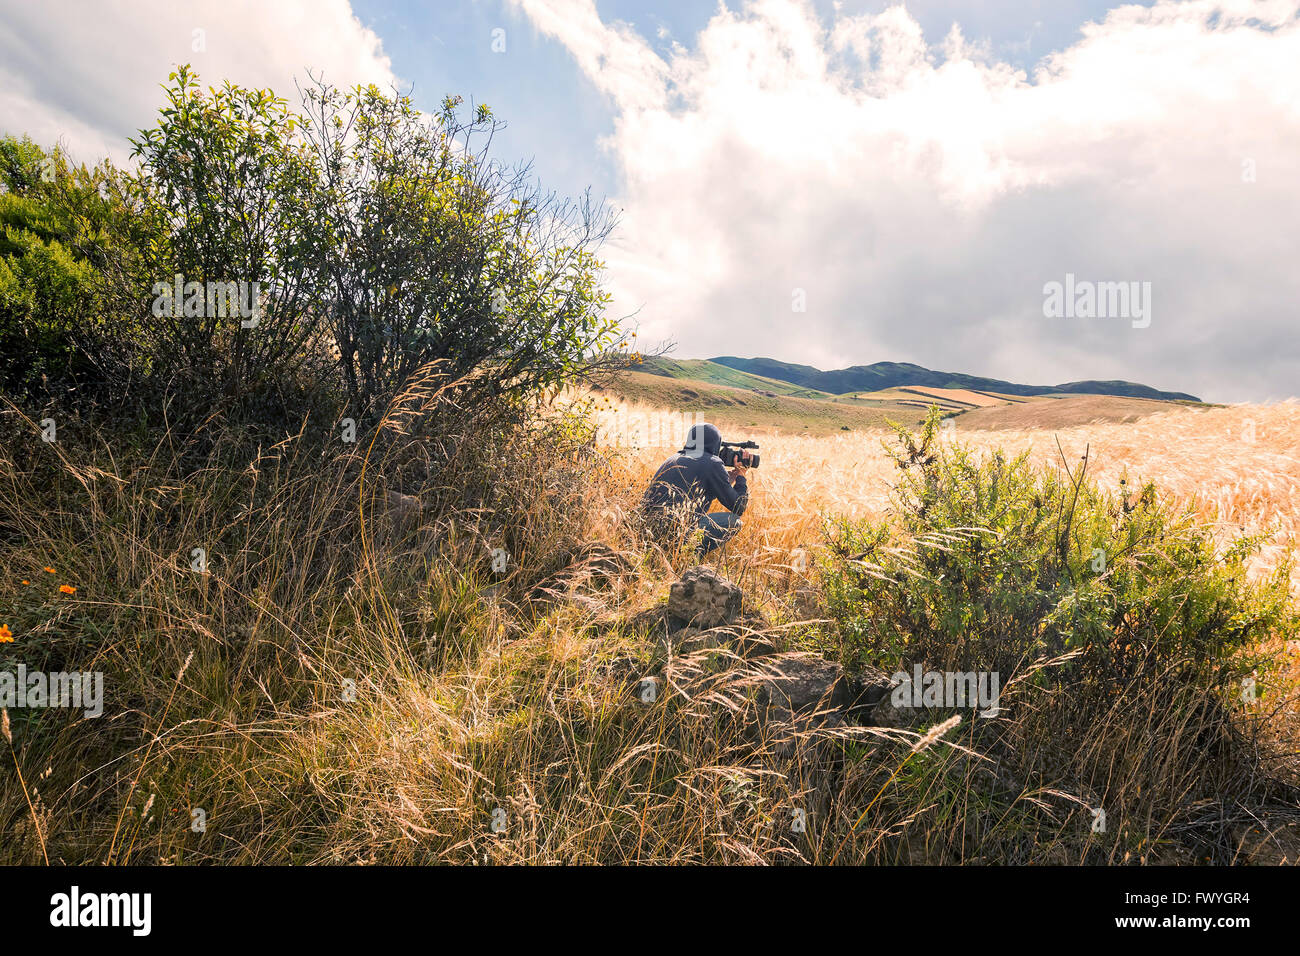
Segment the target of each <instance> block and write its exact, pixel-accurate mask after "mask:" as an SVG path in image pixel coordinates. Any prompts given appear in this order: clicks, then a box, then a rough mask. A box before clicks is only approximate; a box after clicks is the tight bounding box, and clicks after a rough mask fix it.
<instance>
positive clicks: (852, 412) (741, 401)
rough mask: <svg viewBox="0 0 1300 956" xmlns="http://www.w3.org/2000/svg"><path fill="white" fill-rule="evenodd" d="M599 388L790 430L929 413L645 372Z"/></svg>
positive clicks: (719, 420) (720, 418)
mask: <svg viewBox="0 0 1300 956" xmlns="http://www.w3.org/2000/svg"><path fill="white" fill-rule="evenodd" d="M596 391H597V393H598V394H604V395H607V396H609V397H611V398H613V399H616V400H618V401H626V402H632V403H635V404H639V405H646V406H653V407H655V408H662V409H668V410H672V411H678V412H688V413H694V412H698V413H700V414H702V415H704V416H705V417H706V418H707V419H708V420H710V421H712V422H713V423H714V424H716V425H719V426H720V427H724V428H725V427H727V426H730V427H732V428H761V429H764V430H775V431H782V432H787V433H790V434H800V433H805V432H806V433H808V434H827V433H830V432H839V431H843V430H844V429H846V428H847V429H849V430H854V429H859V428H878V427H881V426H884V425H885V424H886V422H887V420H889V419H893V420H894V421H898V422H904V423H908V424H913V423H915V422H918V421H920V420H921V419H922V418H924V417H925V408H924V407H923V406H922V405H921V404H919V403H918V404H916V405H909V404H905V403H903V402H898V401H875V400H871V401H862V402H854V401H832V400H829V398H825V399H817V398H804V397H800V396H797V395H778V394H773V393H770V392H769V393H766V394H765V393H763V392H755V391H751V390H749V389H745V388H736V387H733V386H729V385H721V384H714V383H710V382H702V381H697V380H694V379H687V378H673V377H668V376H665V375H651V374H648V373H646V372H625V373H623V374H621V375H619V376H617V377H616V378H614V379H613V380H611V381H610V382H609V383H607V384H606V385H605V386H603V387H602V388H598V389H596Z"/></svg>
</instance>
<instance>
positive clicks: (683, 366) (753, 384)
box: [636, 358, 830, 398]
mask: <svg viewBox="0 0 1300 956" xmlns="http://www.w3.org/2000/svg"><path fill="white" fill-rule="evenodd" d="M636 371H639V372H647V373H649V374H651V375H659V376H663V377H665V378H679V379H690V380H691V381H695V382H704V383H707V384H709V385H728V386H731V387H733V388H743V389H748V390H750V391H756V392H760V393H766V394H772V395H795V396H798V397H799V398H829V397H830V393H828V392H822V391H818V390H817V389H815V388H804V387H803V386H801V385H796V384H793V383H791V382H783V381H781V380H780V379H775V378H767V377H765V376H762V375H754V374H752V373H750V372H743V371H741V370H740V369H734V368H728V367H727V366H725V365H719V364H718V363H716V362H710V361H708V360H707V359H669V358H651V359H647V360H646V361H645V362H643V363H642V364H641V365H640V366H638V367H637V368H636Z"/></svg>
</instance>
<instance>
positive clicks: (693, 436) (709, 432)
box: [682, 422, 722, 458]
mask: <svg viewBox="0 0 1300 956" xmlns="http://www.w3.org/2000/svg"><path fill="white" fill-rule="evenodd" d="M721 450H722V432H720V431H718V430H717V429H716V428H715V427H714V426H712V425H710V424H709V423H708V422H701V423H700V424H698V425H692V426H691V430H690V432H688V433H687V435H686V447H684V448H683V449H682V451H683V452H684V453H685V454H687V455H691V456H693V457H695V458H699V457H701V456H703V455H716V454H717V453H718V452H719V451H721Z"/></svg>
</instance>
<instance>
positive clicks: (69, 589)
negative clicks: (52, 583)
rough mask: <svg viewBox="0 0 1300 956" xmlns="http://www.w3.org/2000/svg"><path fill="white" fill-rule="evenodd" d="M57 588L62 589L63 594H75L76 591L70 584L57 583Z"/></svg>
mask: <svg viewBox="0 0 1300 956" xmlns="http://www.w3.org/2000/svg"><path fill="white" fill-rule="evenodd" d="M59 590H60V591H62V592H63V593H64V594H76V593H77V589H76V588H74V587H73V586H72V585H71V584H60V585H59Z"/></svg>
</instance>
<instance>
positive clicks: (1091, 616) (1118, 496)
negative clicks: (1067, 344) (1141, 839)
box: [823, 414, 1297, 859]
mask: <svg viewBox="0 0 1300 956" xmlns="http://www.w3.org/2000/svg"><path fill="white" fill-rule="evenodd" d="M938 425H939V417H938V415H937V414H932V415H931V417H930V418H929V420H927V422H926V423H925V425H924V426H923V427H922V429H921V431H920V433H919V434H912V433H910V432H908V431H906V430H903V429H899V436H898V438H899V440H898V442H897V445H896V446H894V447H891V448H889V452H890V454H891V456H892V457H893V460H894V461H895V463H896V464H897V465H898V474H899V481H898V483H897V485H896V488H895V492H894V497H893V507H892V510H893V514H892V515H891V520H890V521H887V522H885V523H881V524H873V523H869V522H868V523H852V522H839V523H837V524H836V525H834V526H833V528H832V533H831V538H832V548H831V552H830V555H831V556H830V557H829V558H828V559H827V560H826V563H825V566H824V568H823V570H824V572H825V583H826V593H827V597H828V602H829V609H830V613H831V617H832V618H833V620H834V622H835V630H834V634H833V638H832V639H833V641H834V643H835V644H836V649H837V650H838V651H839V653H840V654H841V656H842V658H843V659H844V661H845V662H846V664H847V665H848V666H850V667H851V668H861V667H864V666H866V665H873V666H878V667H880V668H883V669H884V670H885V671H886V672H888V673H895V672H899V671H901V672H904V673H909V674H910V673H911V672H912V669H913V667H915V666H916V665H921V666H922V667H923V669H924V670H926V671H950V672H952V671H955V672H962V673H968V672H981V671H983V672H989V673H996V674H998V675H999V679H1000V684H1001V688H1002V690H1001V698H1002V699H1001V703H1000V708H1001V709H1000V711H999V713H998V715H997V716H996V717H995V719H983V718H976V717H972V719H971V721H970V723H969V724H968V727H969V732H968V733H969V737H968V740H967V741H966V742H967V743H968V745H970V746H972V747H974V748H975V749H976V750H977V751H979V752H980V753H982V754H986V755H988V756H990V757H991V758H992V759H994V760H995V761H996V765H997V771H996V773H988V774H981V773H975V774H974V775H973V776H971V777H970V778H967V779H964V780H963V786H962V787H958V788H949V790H948V792H949V793H950V794H956V793H962V794H964V793H965V789H964V788H965V787H967V786H974V787H976V788H977V789H979V790H981V791H983V792H985V793H986V795H989V794H992V793H995V792H996V793H1001V795H1002V798H1003V799H1005V801H1006V807H1007V808H1008V810H1009V808H1010V807H1011V806H1013V805H1017V804H1019V805H1020V806H1021V807H1022V808H1023V806H1024V804H1023V800H1024V799H1025V794H1028V793H1038V792H1039V791H1041V790H1042V789H1043V788H1047V789H1048V790H1051V791H1052V792H1053V793H1055V794H1057V795H1065V794H1068V795H1069V797H1070V798H1071V800H1073V801H1075V803H1074V807H1075V809H1074V810H1072V811H1070V812H1069V813H1066V814H1065V815H1066V816H1067V817H1069V816H1070V815H1071V813H1073V814H1074V815H1075V817H1076V819H1075V820H1074V823H1072V824H1070V826H1072V827H1074V829H1073V830H1071V831H1070V832H1072V833H1074V834H1075V835H1076V836H1077V835H1080V834H1082V835H1085V836H1087V837H1088V839H1089V840H1091V843H1090V844H1089V845H1090V846H1094V848H1097V849H1100V850H1104V852H1105V853H1106V854H1108V856H1109V857H1110V858H1113V859H1118V858H1121V857H1122V854H1123V853H1124V852H1129V851H1131V850H1133V849H1134V848H1133V847H1132V846H1128V845H1127V844H1125V843H1124V839H1123V837H1122V835H1120V834H1119V833H1118V832H1116V831H1118V830H1120V829H1122V827H1115V826H1114V822H1112V827H1114V829H1113V830H1112V832H1111V833H1110V834H1109V835H1098V834H1091V833H1090V829H1089V828H1088V827H1086V826H1083V825H1081V824H1080V823H1079V821H1078V820H1077V815H1078V813H1080V812H1081V811H1082V808H1085V807H1086V808H1098V807H1101V808H1108V811H1109V813H1110V815H1111V819H1112V821H1125V822H1126V823H1127V824H1133V823H1135V821H1137V820H1138V819H1139V818H1141V819H1144V820H1154V821H1155V823H1154V825H1151V826H1147V825H1143V826H1141V827H1139V828H1137V829H1139V830H1140V831H1141V832H1142V833H1144V834H1147V835H1154V836H1155V837H1157V838H1159V837H1161V836H1162V835H1166V834H1168V833H1170V832H1174V831H1175V830H1177V831H1178V832H1184V833H1185V832H1186V830H1185V828H1186V827H1188V826H1190V824H1189V823H1188V819H1189V816H1190V815H1191V814H1192V812H1193V807H1195V806H1198V804H1197V801H1198V800H1201V801H1208V802H1209V804H1210V805H1216V806H1217V807H1218V810H1217V811H1216V812H1218V813H1219V817H1218V821H1219V825H1220V826H1222V825H1224V823H1223V821H1225V820H1231V819H1234V818H1235V815H1236V814H1237V813H1245V811H1244V810H1242V809H1241V808H1242V806H1244V805H1246V804H1248V803H1249V801H1251V800H1252V799H1264V796H1263V791H1264V790H1267V789H1268V787H1267V786H1265V785H1263V784H1260V787H1262V788H1263V789H1262V790H1261V789H1260V788H1259V787H1257V788H1256V789H1255V790H1254V791H1253V792H1248V791H1251V788H1250V787H1248V786H1246V787H1243V785H1242V784H1241V781H1242V780H1247V779H1249V780H1256V781H1258V780H1259V777H1258V774H1257V773H1256V772H1255V771H1256V770H1257V766H1256V764H1255V762H1254V761H1255V758H1256V754H1255V752H1254V750H1253V748H1252V747H1251V746H1250V741H1248V740H1246V739H1245V738H1244V737H1243V735H1242V734H1241V732H1240V731H1239V730H1238V728H1237V727H1236V726H1235V725H1234V724H1233V722H1232V720H1231V719H1230V716H1231V712H1232V709H1233V708H1237V709H1240V708H1241V706H1242V704H1241V702H1242V698H1243V692H1242V691H1243V686H1244V685H1243V679H1244V678H1245V677H1246V676H1247V675H1248V674H1250V673H1251V672H1252V670H1253V669H1254V668H1256V667H1257V666H1258V664H1259V663H1260V662H1258V661H1255V660H1253V659H1252V657H1251V654H1250V649H1251V648H1252V647H1254V646H1255V645H1256V644H1257V643H1258V642H1260V641H1263V640H1267V639H1268V638H1270V637H1274V636H1279V635H1288V634H1292V633H1294V630H1295V627H1296V623H1297V621H1296V616H1295V612H1294V610H1293V609H1292V608H1291V607H1290V605H1289V602H1288V590H1287V588H1288V579H1289V571H1290V569H1289V567H1288V566H1285V565H1284V566H1282V567H1279V568H1278V569H1276V571H1275V572H1274V573H1273V574H1272V575H1271V576H1269V577H1268V578H1267V579H1265V580H1262V581H1258V582H1254V583H1252V582H1249V581H1248V580H1247V574H1246V561H1247V559H1248V558H1249V557H1250V555H1251V554H1253V553H1254V552H1255V550H1256V549H1257V548H1258V547H1259V545H1260V543H1261V542H1260V539H1259V538H1258V537H1256V538H1251V537H1246V538H1242V539H1241V540H1239V541H1236V542H1234V543H1232V544H1230V545H1229V546H1227V547H1226V548H1216V546H1215V542H1214V539H1213V536H1212V533H1211V529H1210V528H1209V527H1208V526H1206V525H1205V524H1203V523H1202V522H1200V521H1198V519H1197V518H1196V517H1195V515H1194V514H1193V513H1192V512H1191V511H1189V510H1178V509H1174V508H1172V507H1171V506H1170V505H1169V504H1168V503H1167V502H1165V501H1163V500H1162V499H1161V497H1160V495H1159V493H1158V491H1157V489H1156V487H1155V486H1154V485H1152V484H1144V485H1142V486H1141V487H1130V486H1129V485H1128V483H1127V481H1124V480H1121V482H1120V484H1119V485H1118V486H1117V487H1115V488H1112V489H1109V490H1107V489H1103V488H1100V487H1098V486H1097V485H1096V484H1095V483H1094V482H1093V481H1092V480H1090V479H1089V478H1088V476H1087V473H1086V472H1087V465H1088V461H1087V456H1086V455H1085V456H1084V458H1083V459H1081V460H1079V461H1077V462H1073V463H1071V462H1067V461H1066V460H1065V459H1064V457H1062V461H1061V463H1060V466H1059V467H1058V468H1057V469H1055V470H1049V469H1042V468H1036V467H1034V466H1032V465H1031V463H1030V462H1029V461H1028V458H1027V456H1024V455H1022V456H1021V457H1018V458H1015V459H1008V458H1007V457H1005V456H1004V455H1002V454H1001V453H997V454H993V455H991V456H989V457H987V458H985V459H983V460H981V459H979V458H978V457H977V456H976V454H975V453H974V452H972V451H970V450H968V449H966V448H963V447H961V446H959V445H955V444H947V443H941V442H939V440H938V435H939V428H938ZM1256 693H1263V694H1267V693H1268V688H1267V687H1266V686H1262V684H1261V686H1259V687H1258V688H1257V689H1256ZM1245 696H1249V694H1247V695H1245ZM949 712H951V711H949ZM916 716H917V720H918V722H919V721H922V720H927V719H931V718H936V717H938V716H939V715H938V714H936V713H935V709H934V708H930V709H929V710H928V711H921V712H918V713H917V715H916ZM1247 723H1248V722H1247ZM968 796H969V795H967V796H963V797H962V801H963V802H965V801H966V800H967V797H968ZM930 798H933V795H931V797H930ZM1049 802H1050V801H1049ZM1200 807H1201V809H1200V811H1199V812H1200V813H1202V814H1203V813H1204V804H1201V805H1200ZM1048 816H1049V818H1050V819H1054V820H1057V822H1058V823H1059V822H1060V820H1059V819H1058V818H1057V817H1056V816H1053V815H1052V814H1049V815H1048ZM1086 819H1087V817H1086V815H1085V820H1086ZM1062 825H1064V824H1062ZM1040 836H1041V834H1040ZM1202 836H1203V837H1204V838H1205V844H1206V845H1217V844H1215V838H1212V836H1211V835H1208V834H1202ZM1068 842H1069V841H1067V843H1068ZM1149 848H1150V847H1149V845H1147V846H1145V847H1143V848H1141V849H1142V851H1143V852H1145V851H1146V850H1147V849H1149ZM999 852H1000V853H1003V854H1007V853H1011V852H1012V851H1010V850H1009V849H1007V848H1006V847H1003V848H1001V849H1000V850H999ZM963 854H964V855H969V854H970V848H969V847H966V848H964V849H963ZM1003 858H1007V857H1006V856H1005V855H1004V856H1003Z"/></svg>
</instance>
